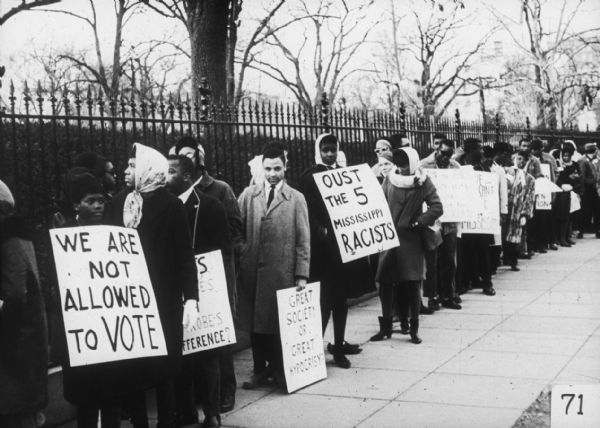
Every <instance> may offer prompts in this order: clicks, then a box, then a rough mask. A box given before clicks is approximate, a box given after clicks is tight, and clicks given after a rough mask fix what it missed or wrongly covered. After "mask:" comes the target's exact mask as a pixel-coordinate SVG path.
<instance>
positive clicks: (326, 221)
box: [300, 134, 375, 368]
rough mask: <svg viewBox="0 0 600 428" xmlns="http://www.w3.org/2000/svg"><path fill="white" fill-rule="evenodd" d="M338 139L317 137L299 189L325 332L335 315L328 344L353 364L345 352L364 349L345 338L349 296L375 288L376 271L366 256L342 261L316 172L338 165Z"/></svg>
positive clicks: (345, 363) (346, 364)
mask: <svg viewBox="0 0 600 428" xmlns="http://www.w3.org/2000/svg"><path fill="white" fill-rule="evenodd" d="M338 150H339V142H338V139H337V137H336V136H335V135H333V134H321V135H319V137H318V138H317V140H316V141H315V165H313V166H311V167H310V168H308V169H307V170H306V171H304V172H303V173H302V175H301V177H300V191H301V192H302V193H303V194H304V197H305V199H306V203H307V205H308V217H309V224H310V242H311V255H310V280H309V282H314V281H320V282H321V316H322V318H321V319H322V323H323V333H324V332H325V329H326V328H327V324H328V323H329V317H330V315H332V318H333V336H334V344H333V345H331V344H329V345H328V346H327V349H328V351H329V352H330V353H331V354H333V358H334V361H335V363H336V365H337V366H338V367H341V368H350V361H349V360H348V358H347V357H346V355H351V354H358V353H359V352H361V351H362V349H361V348H360V347H359V346H358V345H353V344H350V343H347V342H346V341H345V334H346V319H347V317H348V305H347V301H346V300H347V298H349V297H350V298H352V297H358V296H360V295H362V294H364V293H366V292H368V291H370V290H373V289H375V284H374V282H373V274H372V272H371V271H370V267H369V261H368V259H367V258H366V257H363V258H361V259H358V260H354V261H351V262H349V263H342V258H341V255H340V250H339V248H338V245H337V241H336V239H335V234H334V231H333V225H332V223H331V218H330V217H329V213H328V212H327V207H326V206H325V202H324V201H323V199H322V198H321V194H320V192H319V189H318V188H317V184H316V182H315V180H314V178H313V175H314V174H317V173H319V172H324V171H328V170H332V169H336V168H339V165H338V164H337V156H338Z"/></svg>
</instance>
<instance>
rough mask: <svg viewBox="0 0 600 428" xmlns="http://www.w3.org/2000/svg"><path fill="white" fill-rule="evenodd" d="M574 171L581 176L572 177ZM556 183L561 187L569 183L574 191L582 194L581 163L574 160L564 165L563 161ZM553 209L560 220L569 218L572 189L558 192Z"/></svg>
mask: <svg viewBox="0 0 600 428" xmlns="http://www.w3.org/2000/svg"><path fill="white" fill-rule="evenodd" d="M573 173H577V174H578V175H579V178H577V179H575V180H573V179H571V177H570V176H571V175H572V174H573ZM556 184H557V185H558V186H559V187H562V186H563V185H565V184H568V185H570V186H571V187H572V188H573V192H575V193H577V194H581V191H582V186H583V184H582V179H581V173H580V170H579V164H578V163H577V162H574V161H572V162H571V164H570V165H564V163H562V162H561V170H560V171H559V172H558V174H557V178H556ZM552 211H553V212H554V215H555V216H556V218H557V219H558V220H561V221H566V220H567V219H568V218H569V215H570V211H571V191H563V192H557V193H556V199H555V201H554V204H553V205H552Z"/></svg>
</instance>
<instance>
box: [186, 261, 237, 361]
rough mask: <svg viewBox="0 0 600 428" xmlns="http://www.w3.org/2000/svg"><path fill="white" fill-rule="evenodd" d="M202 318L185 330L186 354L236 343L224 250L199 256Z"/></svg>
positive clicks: (200, 309) (199, 298) (200, 313)
mask: <svg viewBox="0 0 600 428" xmlns="http://www.w3.org/2000/svg"><path fill="white" fill-rule="evenodd" d="M196 267H197V268H198V314H199V316H198V319H197V320H196V324H195V325H193V326H192V328H191V329H190V331H187V330H184V331H183V355H188V354H193V353H195V352H200V351H206V350H207V349H214V348H220V347H222V346H227V345H231V344H233V343H235V328H234V326H233V317H232V316H231V307H230V306H229V297H228V293H227V280H226V279H225V267H224V265H223V256H222V255H221V251H220V250H217V251H211V252H210V253H205V254H198V255H197V256H196Z"/></svg>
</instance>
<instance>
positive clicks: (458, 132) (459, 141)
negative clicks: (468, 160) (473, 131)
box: [454, 109, 462, 149]
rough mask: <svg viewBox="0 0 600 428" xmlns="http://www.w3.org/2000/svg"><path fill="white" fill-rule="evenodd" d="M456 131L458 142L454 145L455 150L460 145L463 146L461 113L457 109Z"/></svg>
mask: <svg viewBox="0 0 600 428" xmlns="http://www.w3.org/2000/svg"><path fill="white" fill-rule="evenodd" d="M454 131H455V132H456V142H455V143H454V148H455V149H456V148H457V147H459V146H460V145H462V138H461V135H460V134H461V124H460V112H459V111H458V109H456V112H455V113H454Z"/></svg>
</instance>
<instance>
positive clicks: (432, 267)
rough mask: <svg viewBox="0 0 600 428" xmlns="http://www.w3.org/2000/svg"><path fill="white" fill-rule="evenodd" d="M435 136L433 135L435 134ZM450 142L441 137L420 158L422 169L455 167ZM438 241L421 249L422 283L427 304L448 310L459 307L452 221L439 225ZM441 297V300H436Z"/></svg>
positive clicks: (455, 163)
mask: <svg viewBox="0 0 600 428" xmlns="http://www.w3.org/2000/svg"><path fill="white" fill-rule="evenodd" d="M436 135H437V134H436ZM453 154H454V142H453V141H451V140H443V141H441V142H439V143H438V144H437V148H436V150H435V151H434V152H433V153H432V155H433V156H432V155H429V156H427V157H426V158H425V159H423V160H422V161H421V167H422V168H424V169H459V168H460V164H459V163H458V162H456V161H455V160H453V159H452V155H453ZM440 229H441V230H440V235H441V242H440V245H439V247H437V248H435V249H434V250H431V251H426V252H425V261H426V265H427V274H426V278H425V282H424V283H423V288H424V293H423V294H424V295H425V297H427V298H428V302H427V306H428V307H429V308H430V309H433V310H438V309H440V304H441V306H443V307H445V308H448V309H461V308H462V307H461V306H460V304H459V303H458V302H457V301H456V287H455V277H456V248H457V246H456V244H457V232H458V227H457V224H456V223H455V222H445V223H441V224H440ZM440 300H441V301H440Z"/></svg>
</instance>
